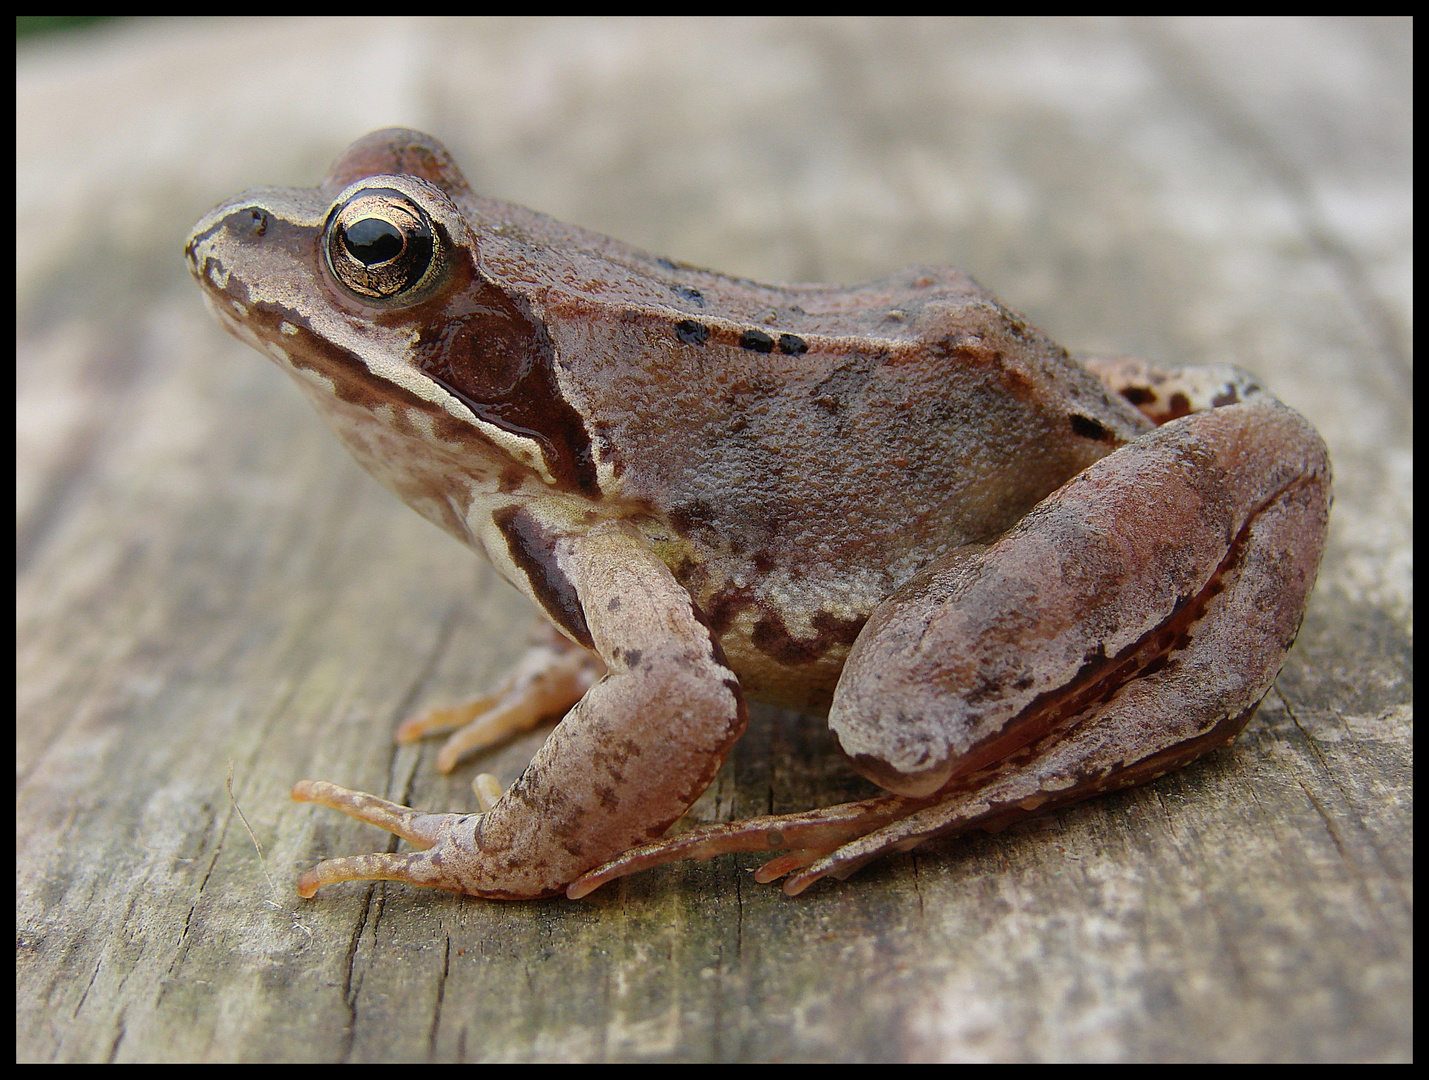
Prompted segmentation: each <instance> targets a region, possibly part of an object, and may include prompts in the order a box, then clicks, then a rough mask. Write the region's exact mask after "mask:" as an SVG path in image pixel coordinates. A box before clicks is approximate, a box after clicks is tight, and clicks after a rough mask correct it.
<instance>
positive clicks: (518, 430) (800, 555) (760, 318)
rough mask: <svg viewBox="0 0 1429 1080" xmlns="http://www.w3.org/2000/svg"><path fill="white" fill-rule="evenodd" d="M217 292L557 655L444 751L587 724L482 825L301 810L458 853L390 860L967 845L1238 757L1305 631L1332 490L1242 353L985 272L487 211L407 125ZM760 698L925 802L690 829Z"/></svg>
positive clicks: (216, 233) (230, 267)
mask: <svg viewBox="0 0 1429 1080" xmlns="http://www.w3.org/2000/svg"><path fill="white" fill-rule="evenodd" d="M186 250H187V255H188V259H189V263H190V266H191V268H192V270H193V273H194V276H195V277H196V278H197V279H198V282H199V284H200V285H201V286H202V287H203V291H204V295H205V297H206V299H207V300H208V302H209V305H210V307H211V308H212V309H213V311H214V312H215V313H216V314H217V315H218V317H219V319H220V321H221V322H222V323H223V324H224V325H225V326H226V327H227V328H228V329H229V330H230V331H232V332H233V333H234V334H235V335H236V336H238V337H239V338H240V339H242V340H244V341H246V342H248V343H249V344H251V345H253V346H254V347H255V348H257V349H259V350H260V351H262V352H263V353H265V354H266V355H268V356H269V357H270V358H272V359H273V360H275V361H277V363H278V364H279V365H280V366H281V367H283V368H284V369H285V370H286V371H287V372H288V373H289V374H290V375H291V376H292V377H293V378H294V380H295V381H296V382H297V384H298V385H299V387H301V388H302V390H303V391H304V392H305V393H306V394H307V395H308V397H309V398H310V399H311V400H312V401H313V403H314V405H315V406H316V407H317V409H318V411H319V413H321V414H322V416H323V417H324V419H325V420H326V421H327V422H328V423H329V424H330V425H331V426H332V428H333V429H334V431H336V433H337V435H338V437H339V438H341V439H342V441H343V442H344V443H345V444H346V445H347V446H348V448H349V449H350V450H351V451H352V453H353V454H354V455H355V456H356V457H357V459H358V460H359V461H360V462H362V464H363V465H364V466H365V467H366V468H367V469H368V470H369V471H371V472H372V474H373V475H374V476H376V477H377V479H378V480H380V481H381V482H382V483H383V484H385V485H386V486H387V487H389V488H391V489H392V490H393V491H394V492H395V493H396V494H397V495H399V496H400V497H401V498H402V499H403V500H405V501H406V502H407V503H409V504H410V505H411V506H412V507H413V508H414V509H416V510H417V511H418V512H419V513H421V514H423V515H424V516H426V517H427V518H429V519H430V520H432V521H433V522H435V523H436V524H437V525H440V526H441V527H442V528H443V529H445V530H446V531H447V532H449V533H451V534H452V535H453V536H455V537H456V538H457V539H459V540H461V541H462V542H464V543H466V544H468V545H470V546H471V547H473V548H475V549H476V550H477V551H479V552H481V553H483V554H484V555H485V556H486V557H487V558H488V559H490V560H491V562H492V563H493V564H494V566H495V567H496V569H497V570H498V571H499V572H500V573H501V575H502V576H503V577H505V578H506V579H507V580H508V581H510V582H511V583H512V584H513V585H515V586H516V588H518V589H520V590H521V591H522V592H523V593H525V594H526V596H527V597H529V598H530V600H531V601H532V603H533V604H535V605H536V607H537V609H538V610H539V611H540V612H541V613H542V614H543V615H544V616H545V617H546V619H547V620H548V621H549V623H550V625H551V626H553V627H554V630H555V631H557V632H558V633H551V634H549V635H548V636H547V638H545V639H544V640H541V641H539V642H538V643H537V644H535V645H534V646H533V648H532V649H531V651H530V652H529V653H528V654H527V656H526V657H525V659H524V660H523V661H522V663H521V664H520V665H519V666H518V669H517V671H516V672H515V674H514V675H513V676H512V678H511V679H510V680H508V682H507V683H506V684H505V685H504V686H503V687H501V688H500V689H499V690H498V691H497V692H496V693H494V694H492V695H490V696H488V697H485V698H482V699H479V700H478V701H476V702H474V703H473V704H472V705H470V706H468V707H466V708H463V709H447V710H438V711H436V712H433V713H429V714H427V715H426V716H423V717H418V718H416V719H415V720H412V721H409V722H408V723H407V724H405V725H403V727H402V729H401V730H400V731H399V738H403V739H411V738H416V737H419V736H422V735H426V734H428V733H431V732H436V731H448V730H453V729H454V730H455V733H454V734H452V735H451V737H450V739H449V741H448V743H447V745H446V747H445V748H444V750H443V751H442V754H441V756H440V757H439V759H438V765H439V767H441V768H443V769H450V768H451V767H453V766H454V765H455V764H456V762H457V761H458V760H459V759H460V758H462V757H463V756H465V755H468V754H470V753H473V752H475V751H476V750H479V749H481V748H483V747H485V746H489V745H491V744H492V743H494V742H496V741H499V740H501V739H503V738H505V737H507V736H508V735H509V734H510V733H511V732H512V731H515V730H520V729H522V728H524V727H529V726H530V725H532V724H534V723H535V722H536V721H537V720H539V719H540V718H541V717H542V716H546V715H560V714H562V713H564V719H562V720H561V722H560V724H559V725H558V726H557V727H556V728H555V730H554V731H552V732H551V734H550V736H549V737H548V738H547V740H546V742H545V744H544V746H543V747H542V748H541V750H540V751H539V752H538V753H537V754H536V756H535V758H534V759H533V760H532V762H531V764H530V765H529V767H528V768H527V769H526V770H525V772H524V773H522V775H521V777H520V778H519V779H518V780H517V781H516V783H515V784H514V785H513V786H512V787H511V788H510V790H508V791H506V792H504V793H503V792H501V791H500V789H499V788H493V785H492V782H491V780H490V778H479V782H478V796H479V798H480V801H481V805H482V806H483V808H484V812H482V813H480V814H426V813H422V812H419V811H416V810H412V809H409V808H407V807H403V806H399V805H397V804H394V803H390V802H387V801H386V800H383V799H379V798H377V797H375V796H372V795H366V794H362V793H359V792H352V791H348V790H346V789H343V788H340V787H336V786H335V785H332V784H328V783H324V782H320V781H302V782H301V783H299V784H298V785H297V786H296V787H295V788H294V789H293V797H294V798H295V799H298V800H300V801H312V802H318V803H322V804H323V805H326V806H329V807H332V808H334V809H338V810H341V811H343V812H344V813H347V814H350V815H352V816H353V817H356V818H359V819H361V820H363V821H367V822H370V823H372V824H374V825H378V826H380V827H382V828H384V829H387V830H389V831H391V832H394V833H396V834H398V835H400V836H402V837H404V838H406V839H407V840H409V841H411V842H412V843H413V844H414V845H416V846H417V847H418V848H420V849H422V850H420V851H417V852H413V853H406V854H372V855H361V856H355V857H351V858H340V859H331V860H328V861H325V862H323V863H321V864H320V865H319V866H318V867H317V868H316V869H315V870H312V871H309V872H308V873H307V874H305V875H304V876H303V878H302V879H301V881H300V883H299V891H300V892H301V893H302V894H303V895H304V896H310V895H312V894H313V892H315V891H316V890H317V888H318V887H319V886H321V885H325V884H330V883H332V882H337V881H345V880H350V879H363V878H387V879H394V880H399V881H406V882H410V883H413V884H417V885H428V886H435V887H439V888H445V889H454V890H457V891H460V892H465V893H470V894H472V895H474V896H486V897H503V898H515V897H536V896H547V895H551V894H554V893H560V892H565V893H567V895H569V896H572V897H577V896H581V895H584V894H585V893H587V892H589V891H591V890H592V889H594V888H596V887H597V886H598V885H600V884H601V883H603V882H605V881H608V880H610V879H611V878H613V877H617V876H620V875H622V874H625V873H629V872H631V871H633V870H636V869H640V868H642V867H646V866H651V865H655V864H657V863H660V862H664V861H668V860H670V859H675V858H684V857H697V858H704V857H708V856H710V855H713V854H717V853H721V852H728V851H749V850H759V851H769V852H785V854H783V855H779V856H778V857H776V858H774V859H773V860H772V861H771V862H768V863H766V864H765V865H764V867H763V868H762V869H761V870H760V871H759V873H758V875H757V876H758V877H759V878H760V879H761V880H772V879H774V878H777V877H781V876H785V875H788V877H787V880H786V882H785V885H784V888H785V890H786V891H787V892H789V893H791V894H792V893H797V892H799V891H801V890H802V889H804V888H806V887H807V886H808V885H809V884H810V883H812V882H813V881H815V880H817V879H819V878H821V877H823V876H825V875H829V874H834V875H838V876H845V875H846V874H847V873H849V872H850V871H851V870H852V869H854V868H856V867H857V866H859V865H861V864H862V863H864V862H865V861H867V860H868V859H870V858H872V857H874V856H876V855H879V854H881V853H884V852H887V851H890V850H904V849H907V848H910V847H913V846H914V845H916V844H919V843H921V842H923V841H924V840H927V839H929V838H931V837H935V836H945V835H950V834H954V833H957V832H960V831H964V830H968V829H972V828H997V827H1001V826H1003V825H1005V824H1007V823H1008V822H1011V821H1014V820H1017V819H1019V818H1022V817H1025V816H1027V815H1030V814H1033V813H1037V812H1041V811H1046V810H1048V809H1050V808H1053V807H1058V806H1064V805H1066V804H1068V803H1071V802H1074V801H1076V800H1079V799H1084V798H1087V797H1089V796H1092V795H1096V794H1098V793H1100V792H1104V791H1109V790H1112V789H1115V788H1120V787H1125V786H1127V785H1130V784H1137V783H1141V782H1143V781H1146V780H1149V779H1151V778H1152V777H1155V776H1158V775H1160V774H1162V773H1165V772H1166V771H1168V770H1170V769H1174V768H1176V767H1177V766H1180V765H1182V764H1185V763H1186V762H1188V761H1191V760H1192V759H1194V758H1196V757H1198V756H1200V755H1201V754H1204V753H1206V752H1207V751H1208V750H1210V749H1212V748H1214V747H1217V746H1220V745H1223V744H1224V743H1226V742H1228V741H1230V740H1231V739H1232V738H1234V737H1235V735H1236V734H1237V733H1238V732H1239V731H1240V730H1241V728H1242V727H1243V726H1244V725H1245V723H1246V720H1247V719H1248V718H1249V716H1250V715H1251V713H1252V712H1253V711H1254V710H1255V707H1256V705H1257V704H1258V703H1259V701H1260V699H1261V698H1262V696H1263V695H1264V694H1265V693H1266V691H1267V690H1268V689H1269V687H1270V685H1271V683H1272V681H1273V680H1274V678H1275V676H1276V674H1277V672H1278V671H1279V669H1280V666H1281V663H1282V662H1283V660H1284V657H1285V653H1286V650H1287V649H1288V648H1289V647H1290V645H1291V643H1292V641H1293V640H1294V638H1295V634H1296V631H1297V629H1298V628H1299V625H1300V620H1301V617H1302V614H1303V612H1304V609H1305V603H1306V598H1307V596H1308V594H1309V592H1310V589H1311V586H1312V585H1313V583H1314V578H1315V573H1316V569H1317V567H1318V564H1319V560H1320V554H1321V551H1322V548H1323V544H1324V536H1325V526H1326V518H1327V514H1328V506H1329V500H1330V471H1329V462H1328V459H1327V456H1326V451H1325V447H1324V444H1323V443H1322V442H1321V440H1320V438H1319V436H1318V435H1317V434H1316V432H1315V431H1314V429H1313V428H1312V427H1311V426H1310V425H1309V424H1308V423H1306V422H1305V420H1304V419H1302V418H1301V417H1300V416H1298V415H1297V414H1296V413H1294V412H1292V411H1291V410H1290V409H1288V408H1286V407H1285V406H1284V405H1282V404H1280V403H1279V402H1278V401H1276V400H1274V399H1273V398H1271V397H1269V396H1268V395H1267V394H1266V393H1265V392H1264V391H1263V390H1261V389H1260V388H1259V386H1257V384H1256V383H1255V381H1254V380H1253V379H1251V378H1250V377H1249V376H1246V375H1243V374H1242V373H1239V372H1236V371H1235V370H1234V369H1216V370H1205V369H1203V370H1199V371H1198V370H1193V369H1188V370H1184V371H1160V370H1156V369H1153V368H1151V367H1149V366H1148V365H1145V364H1141V363H1137V362H1132V361H1110V360H1103V361H1078V360H1074V359H1072V358H1071V357H1069V356H1068V354H1067V353H1066V351H1065V350H1063V349H1062V348H1061V347H1059V346H1057V345H1056V344H1054V343H1053V342H1052V341H1050V340H1049V339H1048V338H1047V337H1045V336H1044V335H1043V334H1042V333H1040V332H1039V331H1037V330H1035V329H1034V328H1032V327H1031V326H1029V325H1028V324H1027V323H1026V322H1025V321H1024V320H1023V319H1022V318H1021V317H1020V316H1018V315H1017V314H1016V313H1015V312H1013V311H1011V310H1009V309H1008V308H1006V307H1004V306H1003V305H1001V304H1000V303H998V302H997V301H996V300H995V299H993V297H992V296H991V295H989V294H988V293H987V292H986V291H985V290H984V289H982V288H981V287H980V286H978V285H977V284H976V283H975V282H973V281H972V280H971V279H970V278H968V277H967V276H966V275H964V274H962V273H960V272H958V271H956V270H951V269H946V268H942V267H931V266H915V267H910V268H909V269H907V270H903V271H901V272H899V273H897V274H894V275H893V276H891V277H889V278H887V279H884V280H882V281H876V282H872V283H869V284H865V285H859V286H854V287H837V286H824V285H762V284H758V283H755V282H752V281H746V280H742V279H738V278H731V277H726V276H724V275H721V274H716V273H712V272H710V271H706V270H700V269H697V268H695V267H692V266H687V265H684V264H682V263H678V262H674V261H671V260H669V259H665V258H659V257H655V256H651V255H647V254H645V253H644V252H641V251H638V250H636V249H634V248H631V247H628V246H626V245H625V244H622V243H620V242H618V241H616V240H611V239H609V238H607V237H604V236H600V235H597V234H595V233H591V232H587V231H585V230H583V229H579V228H575V227H573V226H569V225H563V224H561V223H560V222H557V221H554V220H552V219H551V218H549V217H546V216H544V215H542V214H538V213H535V212H533V211H531V210H527V209H524V208H522V207H519V206H513V205H511V204H509V203H504V202H499V201H496V200H494V199H486V198H482V197H480V196H478V195H475V194H473V193H472V191H471V189H470V188H469V187H468V185H467V182H466V180H465V179H464V178H463V176H462V174H461V172H460V171H459V170H458V169H457V167H456V165H455V164H454V163H453V162H452V159H451V158H450V156H449V155H448V154H447V152H446V150H445V149H444V148H443V147H442V145H441V144H440V143H438V142H437V141H436V140H435V139H432V138H430V137H429V136H426V135H422V134H419V133H417V132H412V131H405V130H388V131H380V132H377V133H375V134H373V135H370V136H368V137H367V138H365V139H362V140H361V141H359V142H357V143H355V144H354V145H353V146H352V147H350V148H349V149H348V150H347V151H346V152H345V153H344V154H343V155H342V157H341V158H339V159H338V161H337V162H336V164H335V165H334V166H333V168H332V170H331V172H330V173H329V174H328V176H327V178H326V179H325V180H324V181H323V182H322V184H321V185H319V186H318V187H317V188H313V189H274V188H268V189H255V190H252V191H249V192H246V193H244V194H242V195H240V196H238V197H237V198H235V199H233V200H231V201H229V202H227V203H224V204H223V205H222V206H219V207H218V208H216V209H215V210H213V211H212V212H211V213H209V214H208V215H207V216H205V217H204V218H203V220H202V221H200V222H199V223H198V224H197V225H196V226H195V227H194V231H193V235H192V236H191V237H190V239H189V241H188V246H187V249H186ZM746 697H753V698H758V699H761V700H767V701H773V702H778V703H781V704H783V705H787V706H791V707H794V708H798V709H804V710H808V711H812V712H817V713H826V714H827V716H828V721H829V724H830V726H831V727H832V729H833V730H834V732H835V733H836V734H837V736H838V739H839V742H840V744H841V745H842V747H843V749H844V751H845V753H846V754H847V756H848V760H849V763H850V765H851V766H852V767H853V768H854V769H856V770H858V771H859V772H860V773H862V774H863V775H864V776H867V777H869V778H870V779H872V780H873V781H875V782H876V783H877V784H879V785H880V786H881V787H883V788H884V789H885V790H886V791H887V792H889V794H886V795H882V796H879V797H876V798H870V799H866V800H863V801H861V802H856V803H850V804H846V805H842V806H833V807H827V808H822V809H814V810H811V811H810V812H808V813H801V814H789V815H779V816H774V817H766V818H757V819H753V820H750V821H743V822H737V823H733V824H723V825H711V826H705V827H700V828H696V829H693V830H691V831H688V832H685V833H681V834H678V835H675V836H673V837H670V838H664V839H662V837H663V836H664V833H665V831H666V829H667V828H668V827H669V826H670V825H671V824H672V823H673V822H674V821H675V820H676V819H677V818H679V817H680V816H681V814H683V813H684V812H685V810H686V809H687V808H688V807H689V805H690V804H691V802H692V801H693V800H694V799H695V798H696V797H697V796H698V795H699V794H700V793H701V792H702V791H703V790H704V789H705V787H706V786H707V785H708V784H709V783H710V781H711V780H712V779H713V778H714V776H715V773H716V772H717V771H718V769H719V767H720V763H721V762H722V761H723V760H724V758H725V755H726V754H727V753H728V752H729V749H730V747H731V746H732V745H733V743H734V741H735V740H736V739H738V738H739V736H740V734H741V732H742V731H743V730H744V726H745V719H746V707H745V700H746Z"/></svg>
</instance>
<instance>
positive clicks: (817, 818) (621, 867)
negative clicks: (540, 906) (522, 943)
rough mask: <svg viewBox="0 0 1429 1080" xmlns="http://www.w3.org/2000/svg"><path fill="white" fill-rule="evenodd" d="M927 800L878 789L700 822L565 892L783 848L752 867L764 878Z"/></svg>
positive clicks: (580, 892)
mask: <svg viewBox="0 0 1429 1080" xmlns="http://www.w3.org/2000/svg"><path fill="white" fill-rule="evenodd" d="M926 803H927V800H916V799H905V798H903V797H902V796H898V795H879V796H875V797H874V798H871V799H864V800H862V801H861V802H854V803H843V804H841V805H839V806H829V807H824V808H822V809H819V810H810V811H806V812H804V813H797V814H772V815H769V816H766V817H757V818H748V819H746V820H744V821H735V822H727V823H723V824H715V825H701V826H698V827H696V828H693V829H690V830H688V831H686V832H682V833H679V834H677V835H675V836H670V837H666V838H664V839H661V840H655V841H653V842H651V843H649V844H642V845H640V846H639V847H634V848H631V849H630V850H629V851H626V852H623V853H622V854H620V855H618V856H616V857H615V858H614V859H611V860H610V861H609V862H607V863H605V864H603V865H601V866H597V867H596V868H595V869H593V870H591V871H590V872H588V873H586V874H583V875H581V876H580V877H579V878H577V879H576V880H575V881H574V882H572V883H571V884H570V885H569V886H568V887H567V889H566V895H567V896H568V897H570V898H571V899H572V900H579V899H580V898H581V897H582V896H586V895H587V894H589V893H592V892H594V891H595V890H596V889H598V888H600V887H601V886H602V885H604V884H606V883H607V882H609V881H614V880H615V879H616V878H621V877H625V876H627V875H629V874H634V873H637V872H638V871H641V870H648V869H650V868H651V867H654V866H662V865H664V864H665V863H670V862H678V861H680V860H682V859H701V860H703V859H709V858H713V857H714V856H715V855H727V854H730V853H732V852H737V851H761V852H770V851H784V852H786V853H787V854H784V855H780V856H777V857H775V858H773V859H771V860H769V861H768V862H766V863H765V864H764V865H763V866H761V867H760V868H759V869H758V870H756V871H755V874H754V877H755V880H756V881H759V882H761V883H767V882H770V881H774V880H775V879H776V878H779V877H782V876H783V875H785V874H787V873H789V872H790V871H792V870H796V869H798V868H799V867H802V866H806V865H808V864H810V863H812V862H815V861H817V860H819V859H820V858H821V857H823V856H824V855H826V854H828V853H829V852H832V851H835V850H837V849H838V848H839V847H840V845H842V844H844V843H846V842H847V841H849V840H851V839H853V838H855V837H858V836H861V835H863V834H864V833H867V832H869V831H871V830H874V829H878V828H879V827H880V826H882V825H884V824H885V823H887V822H889V821H896V820H898V819H899V818H902V817H905V816H906V815H907V814H908V813H909V811H910V808H916V807H919V806H923V805H926Z"/></svg>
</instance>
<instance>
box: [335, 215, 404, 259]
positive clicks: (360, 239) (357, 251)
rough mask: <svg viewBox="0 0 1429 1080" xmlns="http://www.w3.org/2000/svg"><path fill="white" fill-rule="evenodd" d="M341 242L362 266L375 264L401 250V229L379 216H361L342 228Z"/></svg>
mask: <svg viewBox="0 0 1429 1080" xmlns="http://www.w3.org/2000/svg"><path fill="white" fill-rule="evenodd" d="M343 244H344V245H345V246H346V247H347V250H348V252H349V253H350V254H351V255H352V257H353V258H354V259H356V260H357V261H358V262H360V263H362V265H363V266H376V265H377V264H378V263H385V262H387V261H388V260H389V259H395V258H396V257H397V256H398V255H400V254H401V252H402V244H403V237H402V230H401V229H399V228H397V226H396V225H393V224H392V223H391V222H390V221H383V220H382V219H381V218H375V217H370V218H363V219H362V220H361V221H354V222H353V223H352V224H351V225H349V226H348V227H347V228H346V229H344V230H343Z"/></svg>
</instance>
